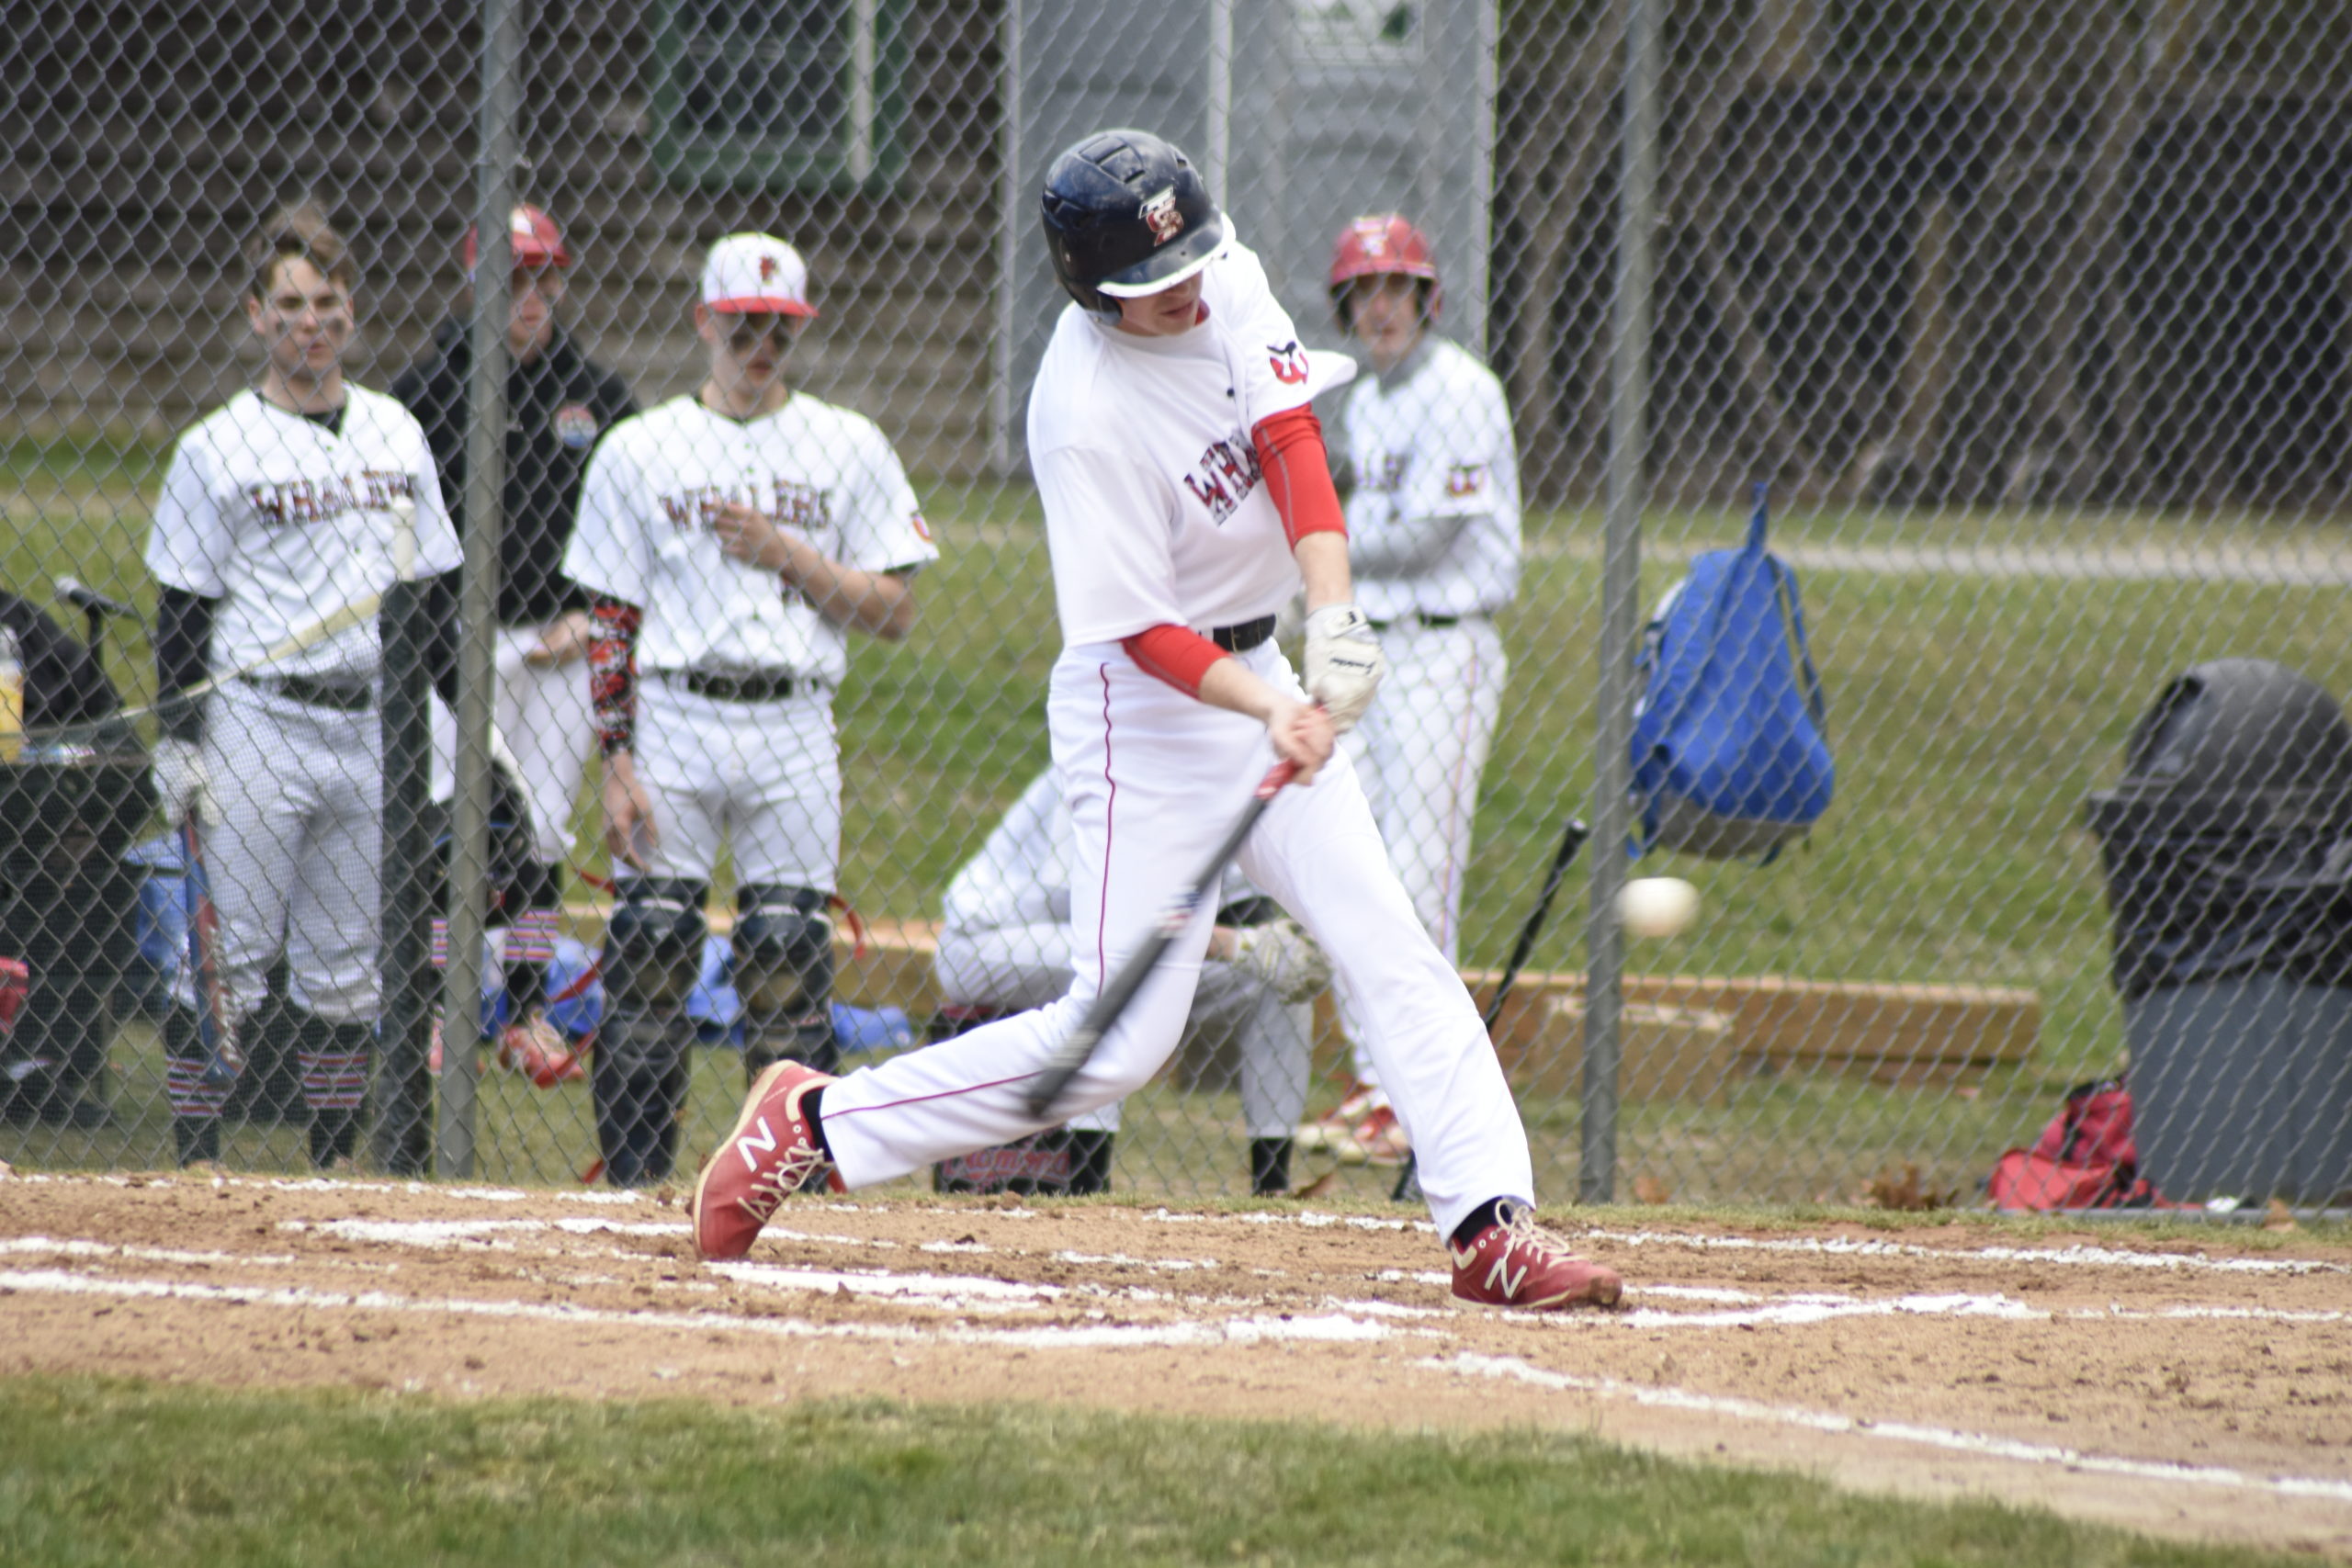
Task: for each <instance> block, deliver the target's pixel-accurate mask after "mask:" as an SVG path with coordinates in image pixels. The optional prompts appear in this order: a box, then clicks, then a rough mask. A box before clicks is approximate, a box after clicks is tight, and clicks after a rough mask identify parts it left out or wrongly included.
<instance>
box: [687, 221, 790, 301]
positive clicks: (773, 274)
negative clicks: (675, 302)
mask: <svg viewBox="0 0 2352 1568" xmlns="http://www.w3.org/2000/svg"><path fill="white" fill-rule="evenodd" d="M702 302H703V304H704V305H706V306H707V307H708V308H709V309H711V310H719V311H724V312H727V313H729V314H732V315H748V314H751V313H752V312H754V311H765V312H767V313H769V314H772V315H778V316H814V315H815V314H816V313H817V308H816V307H815V306H813V305H811V304H809V264H808V263H807V262H805V261H803V260H801V259H800V253H799V252H798V251H796V250H794V249H793V248H792V247H791V246H790V245H787V244H786V243H784V242H783V241H782V240H779V239H777V238H776V237H775V235H774V234H729V235H728V236H726V237H725V238H724V239H722V240H720V241H719V242H718V243H716V244H714V245H712V246H711V247H710V254H709V255H708V256H707V258H706V259H705V260H704V262H703V264H702Z"/></svg>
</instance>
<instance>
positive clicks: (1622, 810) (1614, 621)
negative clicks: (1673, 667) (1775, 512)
mask: <svg viewBox="0 0 2352 1568" xmlns="http://www.w3.org/2000/svg"><path fill="white" fill-rule="evenodd" d="M1657 27H1658V19H1657V16H1656V14H1655V12H1654V10H1653V8H1652V7H1651V6H1650V5H1649V4H1648V0H1624V35H1625V97H1624V129H1623V133H1622V134H1623V171H1624V177H1623V188H1622V190H1621V191H1620V194H1619V197H1618V209H1617V279H1616V290H1615V299H1614V302H1613V306H1612V310H1611V316H1612V326H1611V330H1612V332H1613V333H1614V334H1615V341H1614V343H1613V344H1612V349H1611V362H1610V376H1609V465H1608V502H1607V510H1606V536H1607V543H1606V546H1605V552H1604V554H1603V556H1602V559H1601V569H1600V682H1599V693H1598V696H1597V701H1596V709H1597V711H1596V713H1595V716H1594V720H1595V722H1594V725H1593V731H1594V737H1593V743H1594V747H1595V756H1594V760H1593V837H1594V839H1595V840H1597V842H1598V843H1599V845H1600V852H1598V853H1596V854H1595V855H1594V856H1593V857H1592V909H1591V914H1590V918H1589V921H1588V923H1587V925H1586V928H1585V953H1586V955H1587V964H1588V969H1587V974H1586V978H1585V1015H1584V1084H1583V1094H1584V1117H1583V1145H1582V1148H1581V1150H1580V1152H1579V1155H1578V1158H1577V1197H1578V1198H1579V1199H1580V1200H1582V1201H1585V1202H1588V1203H1605V1202H1607V1201H1609V1200H1610V1199H1611V1197H1612V1196H1613V1195H1614V1193H1615V1190H1616V1184H1617V1081H1618V1072H1617V1067H1618V1058H1619V1051H1620V1046H1621V1043H1622V1041H1621V1038H1620V1032H1619V1028H1618V1025H1619V1022H1620V1021H1621V1019H1622V1017H1623V1001H1624V995H1623V985H1622V981H1623V973H1624V960H1625V947H1624V933H1623V928H1622V927H1621V926H1620V925H1619V923H1618V919H1617V894H1618V890H1619V889H1620V888H1622V887H1623V886H1624V883H1625V857H1624V853H1623V844H1624V842H1625V837H1626V833H1627V830H1628V829H1630V828H1631V826H1632V820H1631V816H1630V813H1629V810H1628V807H1627V804H1626V793H1625V792H1626V788H1627V785H1628V784H1630V783H1631V779H1630V776H1629V775H1630V773H1631V764H1630V761H1629V759H1628V757H1627V755H1626V747H1627V745H1628V743H1629V742H1630V741H1631V739H1632V738H1633V731H1634V636H1635V634H1636V628H1637V627H1638V626H1639V625H1640V614H1641V610H1640V597H1641V592H1642V506H1643V502H1644V499H1645V480H1646V476H1645V468H1646V465H1647V462H1648V457H1649V374H1650V366H1649V349H1650V281H1651V270H1652V268H1651V255H1650V241H1651V235H1652V231H1653V228H1654V225H1655V221H1656V216H1657V121H1658V108H1657V76H1658V37H1657Z"/></svg>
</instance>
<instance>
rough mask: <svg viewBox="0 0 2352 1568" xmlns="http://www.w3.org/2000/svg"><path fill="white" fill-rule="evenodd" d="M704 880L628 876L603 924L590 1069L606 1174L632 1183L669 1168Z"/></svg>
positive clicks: (697, 964)
mask: <svg viewBox="0 0 2352 1568" xmlns="http://www.w3.org/2000/svg"><path fill="white" fill-rule="evenodd" d="M708 896H709V888H708V886H707V885H705V884H704V883H701V882H698V881H693V880H689V879H684V878H669V877H650V876H646V877H630V878H628V880H627V881H624V882H623V883H622V884H621V896H620V900H619V902H618V903H616V905H615V906H614V908H613V918H612V920H611V923H610V924H609V925H607V926H606V927H605V1004H606V1005H605V1017H604V1021H603V1022H602V1023H600V1024H599V1025H598V1026H597V1029H596V1056H595V1061H594V1064H593V1065H592V1066H590V1068H589V1074H588V1080H589V1090H590V1098H591V1099H592V1100H594V1101H595V1106H596V1144H597V1147H598V1151H599V1152H600V1153H601V1154H603V1156H605V1179H606V1180H608V1181H610V1182H611V1183H612V1184H613V1185H614V1186H616V1187H638V1186H642V1185H645V1184H646V1183H649V1182H655V1181H660V1180H662V1179H664V1178H665V1177H667V1176H668V1175H669V1174H670V1170H671V1168H672V1165H673V1162H674V1160H675V1158H676V1149H677V1137H678V1133H677V1122H678V1115H679V1112H680V1111H682V1110H683V1109H684V1106H685V1099H686V1080H687V1077H688V1076H689V1073H690V1070H691V1067H690V1063H689V1061H688V1058H687V1053H686V1046H687V1043H688V1042H689V1041H690V1039H691V1038H692V1034H693V1026H692V1025H691V1024H690V1023H689V1022H688V1021H687V1019H686V997H687V995H688V993H690V992H691V991H692V990H693V989H694V985H695V978H696V976H697V975H698V974H699V972H700V969H701V966H702V944H703V934H704V931H705V930H706V928H705V926H704V923H703V913H702V907H703V900H704V899H705V898H706V897H708Z"/></svg>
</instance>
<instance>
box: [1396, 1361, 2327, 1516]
mask: <svg viewBox="0 0 2352 1568" xmlns="http://www.w3.org/2000/svg"><path fill="white" fill-rule="evenodd" d="M1419 1365H1421V1366H1423V1367H1427V1368H1430V1369H1431V1370H1433V1371H1447V1372H1452V1373H1453V1374H1454V1375H1456V1376H1458V1377H1471V1378H1498V1379H1508V1380H1510V1381H1512V1382H1522V1383H1527V1384H1529V1385H1531V1386H1532V1387H1536V1388H1544V1389H1555V1390H1558V1391H1560V1392H1562V1393H1582V1394H1589V1395H1593V1396H1597V1397H1599V1398H1602V1399H1615V1400H1630V1401H1632V1402H1633V1403H1634V1404H1643V1405H1647V1406H1650V1407H1652V1408H1655V1409H1661V1410H1683V1411H1691V1412H1694V1413H1697V1414H1701V1415H1707V1416H1728V1417H1730V1418H1732V1419H1734V1420H1738V1421H1753V1422H1759V1423H1762V1424H1764V1425H1767V1426H1776V1427H1795V1428H1800V1429H1803V1430H1805V1431H1813V1432H1830V1433H1836V1434H1838V1435H1841V1436H1849V1437H1854V1438H1863V1439H1866V1440H1870V1441H1875V1442H1895V1443H1916V1444H1924V1445H1926V1446H1927V1447H1929V1448H1937V1449H1943V1450H1949V1451H1951V1452H1954V1453H1965V1454H1980V1455H1983V1456H1985V1457H1987V1458H1991V1459H1999V1460H2007V1461H2012V1462H2015V1463H2021V1464H2035V1465H2056V1466H2058V1467H2060V1468H2062V1469H2065V1470H2078V1471H2087V1472H2093V1473H2096V1474H2101V1475H2120V1476H2130V1477H2132V1478H2134V1479H2138V1480H2146V1481H2168V1482H2184V1483H2189V1484H2192V1485H2199V1486H2231V1487H2239V1488H2243V1489H2245V1490H2247V1491H2252V1492H2267V1493H2272V1494H2275V1495H2278V1496H2283V1497H2316V1498H2321V1499H2324V1500H2325V1501H2328V1502H2332V1503H2352V1481H2345V1480H2340V1479H2338V1478H2336V1477H2333V1476H2317V1475H2252V1474H2248V1473H2247V1472H2245V1471H2242V1470H2230V1469H2225V1468H2222V1467H2221V1466H2216V1465H2190V1464H2175V1463H2172V1462H2170V1461H2162V1460H2142V1459H2127V1458H2123V1457H2120V1456H2118V1455H2112V1454H2095V1453H2087V1452H2086V1451H2084V1450H2081V1449H2068V1448H2060V1447H2057V1446H2055V1445H2053V1444H2049V1443H2028V1442H2020V1441H2018V1439H2016V1438H2000V1437H1995V1436H1993V1435H1992V1434H1990V1433H1986V1432H1962V1431H1957V1430H1954V1429H1952V1428H1951V1427H1924V1426H1920V1425H1918V1424H1917V1423H1915V1422H1908V1421H1870V1420H1866V1419H1862V1418H1859V1417H1856V1416H1840V1415H1838V1414H1836V1413H1835V1412H1832V1411H1826V1410H1807V1409H1805V1408H1804V1407H1803V1406H1801V1405H1793V1404H1764V1403H1762V1402H1761V1401H1758V1400H1753V1399H1739V1398H1736V1397H1731V1396H1727V1395H1723V1394H1712V1393H1698V1392H1696V1391H1695V1390H1691V1389H1687V1388H1672V1387H1664V1386H1656V1385H1645V1384H1642V1383H1629V1382H1619V1381H1618V1380H1616V1379H1615V1378H1597V1377H1581V1376H1578V1375H1577V1374H1574V1373H1570V1372H1555V1371H1545V1370H1544V1369H1543V1368H1541V1367H1537V1366H1533V1365H1532V1364H1530V1363H1529V1362H1526V1361H1522V1360H1521V1359H1518V1358H1517V1357H1515V1356H1481V1355H1477V1354H1475V1353H1473V1352H1470V1351H1463V1352H1461V1353H1459V1354H1457V1355H1455V1356H1453V1357H1452V1358H1445V1357H1431V1358H1430V1359H1427V1360H1424V1361H1421V1362H1420V1363H1419Z"/></svg>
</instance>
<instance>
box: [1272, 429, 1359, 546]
mask: <svg viewBox="0 0 2352 1568" xmlns="http://www.w3.org/2000/svg"><path fill="white" fill-rule="evenodd" d="M1250 439H1251V441H1252V442H1253V443H1255V445H1256V446H1257V448H1258V466H1259V467H1260V468H1262V469H1264V470H1265V474H1266V493H1267V495H1268V496H1270V497H1271V498H1272V501H1273V503H1274V510H1275V511H1276V512H1279V513H1282V519H1283V536H1284V537H1286V538H1287V539H1289V540H1290V547H1291V548H1293V549H1296V548H1298V542H1299V540H1301V539H1303V538H1305V537H1306V536H1307V535H1309V534H1337V535H1339V536H1340V537H1341V538H1345V537H1346V536H1347V533H1348V525H1347V522H1346V520H1345V519H1344V518H1343V517H1342V516H1341V515H1340V492H1339V491H1336V490H1334V489H1332V488H1331V462H1330V457H1329V454H1328V453H1326V452H1325V450H1324V448H1323V424H1322V422H1321V421H1319V420H1317V418H1316V417H1315V411H1314V409H1312V408H1310V407H1308V406H1307V405H1306V404H1304V403H1302V404H1300V405H1299V406H1298V407H1297V408H1295V409H1284V410H1283V412H1280V413H1273V414H1268V415H1267V416H1266V417H1265V418H1263V419H1261V420H1260V421H1259V422H1258V423H1257V426H1256V428H1254V429H1252V430H1251V431H1250Z"/></svg>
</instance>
